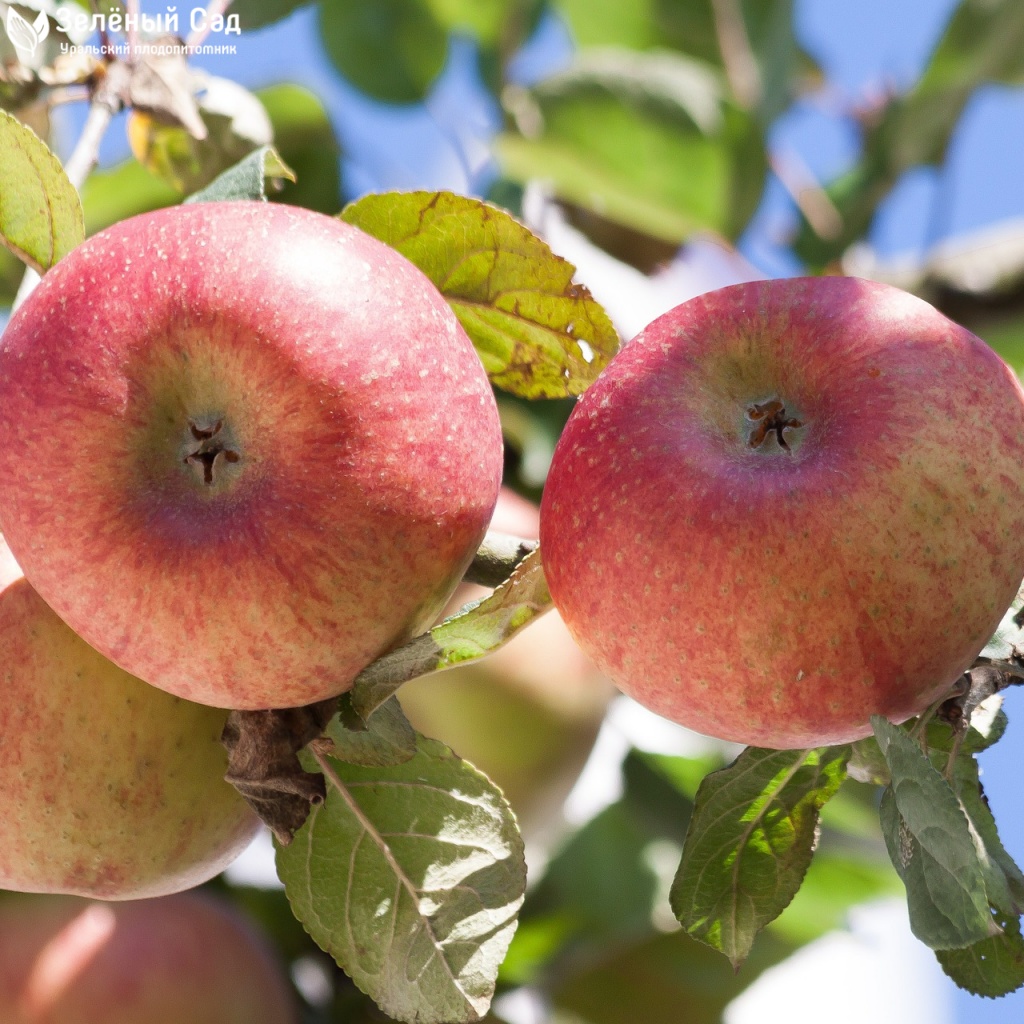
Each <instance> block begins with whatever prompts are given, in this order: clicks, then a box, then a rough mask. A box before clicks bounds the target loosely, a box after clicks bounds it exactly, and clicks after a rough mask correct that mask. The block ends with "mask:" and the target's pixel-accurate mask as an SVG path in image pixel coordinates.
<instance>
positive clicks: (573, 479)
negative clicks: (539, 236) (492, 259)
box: [540, 277, 1024, 748]
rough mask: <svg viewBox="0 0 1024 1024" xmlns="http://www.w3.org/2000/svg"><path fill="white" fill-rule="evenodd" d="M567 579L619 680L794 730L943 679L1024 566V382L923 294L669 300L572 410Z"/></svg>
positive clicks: (853, 724) (546, 544)
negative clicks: (672, 306) (665, 310)
mask: <svg viewBox="0 0 1024 1024" xmlns="http://www.w3.org/2000/svg"><path fill="white" fill-rule="evenodd" d="M540 533H541V550H542V551H543V552H544V563H545V567H546V573H547V577H548V581H549V584H550V587H551V594H552V597H553V599H554V602H555V605H556V606H557V608H558V610H559V611H560V612H561V613H562V616H563V618H564V619H565V621H566V624H567V625H568V627H569V630H570V632H571V633H572V634H573V636H574V637H575V638H576V640H577V641H578V642H579V643H580V645H581V647H582V648H583V649H584V651H586V652H587V653H588V654H589V655H590V656H591V657H592V658H593V659H594V661H595V662H596V664H597V665H598V667H600V668H601V669H603V670H604V671H605V672H607V673H608V675H609V676H610V677H611V678H612V680H613V681H615V682H616V683H617V684H618V685H619V687H620V688H621V689H623V690H624V691H625V692H626V693H628V694H629V695H631V696H632V697H634V698H635V699H636V700H638V701H639V702H640V703H641V704H643V705H645V706H646V707H648V708H650V709H651V710H653V711H655V712H657V713H659V714H661V715H663V716H664V717H666V718H669V719H671V720H673V721H675V722H679V723H681V724H683V725H686V726H689V727H691V728H693V729H695V730H698V731H700V732H703V733H707V734H710V735H712V736H717V737H720V738H722V739H726V740H734V741H738V742H741V743H749V744H756V745H760V746H765V747H774V748H800V747H813V746H817V745H819V744H836V743H843V742H846V741H849V740H854V739H857V738H858V737H861V736H864V735H866V734H867V733H868V732H870V725H869V718H870V716H871V715H873V714H880V715H885V716H887V717H888V718H890V719H891V720H893V721H896V722H899V721H903V720H905V719H907V718H908V717H910V716H912V715H915V714H917V713H919V712H920V711H921V710H922V709H924V708H925V707H927V706H928V705H929V704H930V703H931V702H932V701H935V700H936V699H938V698H939V697H940V696H941V695H943V694H944V693H945V692H947V691H948V689H949V687H950V685H951V684H952V683H953V681H954V680H955V679H956V678H957V677H958V676H959V675H960V674H961V673H962V672H963V671H964V670H965V669H966V668H967V667H968V666H969V665H970V664H971V662H972V661H973V659H974V658H975V656H976V655H977V654H978V652H979V651H980V649H981V648H982V646H983V645H984V644H985V642H986V641H987V640H988V638H989V637H990V635H991V634H992V632H993V631H994V629H995V627H996V625H997V623H998V622H999V619H1000V616H1001V615H1002V614H1003V612H1004V611H1005V609H1006V608H1007V606H1008V605H1009V604H1010V602H1011V600H1012V599H1013V597H1014V594H1015V593H1016V591H1017V587H1018V585H1019V584H1020V582H1021V576H1022V575H1024V393H1022V391H1021V388H1020V385H1019V384H1018V382H1017V380H1016V378H1015V377H1014V375H1013V373H1012V372H1011V371H1010V370H1009V369H1008V368H1007V366H1006V365H1005V364H1004V363H1003V362H1002V361H1001V360H1000V359H999V357H998V356H996V355H995V353H994V352H992V351H991V350H990V349H989V348H988V347H987V346H986V345H985V344H984V343H983V342H982V341H980V340H979V339H978V338H976V337H974V335H972V334H971V333H969V332H968V331H967V330H965V329H964V328H962V327H959V326H957V325H956V324H954V323H952V322H951V321H949V320H947V319H946V318H945V317H944V316H942V315H941V314H940V313H938V312H937V311H936V310H935V309H933V308H932V307H931V306H929V305H928V304H927V303H925V302H923V301H922V300H920V299H918V298H916V297H914V296H912V295H908V294H906V293H904V292H902V291H899V290H898V289H895V288H891V287H888V286H886V285H882V284H877V283H873V282H869V281H861V280H855V279H853V278H838V277H826V278H816V279H800V280H785V281H762V282H757V283H752V284H742V285H735V286H731V287H729V288H724V289H721V290H719V291H715V292H711V293H709V294H706V295H703V296H700V297H698V298H696V299H693V300H691V301H690V302H687V303H684V304H683V305H681V306H678V307H676V308H675V309H674V310H672V311H670V312H669V313H666V314H665V315H664V316H662V317H660V318H658V319H657V320H655V321H654V322H653V323H652V324H650V325H649V326H648V327H647V328H645V329H644V330H643V331H642V332H641V333H640V335H639V336H638V337H637V338H636V339H635V340H634V341H633V342H631V343H630V344H629V345H627V346H626V347H625V348H624V349H623V350H622V352H621V353H620V354H619V355H618V356H617V357H616V358H615V360H613V362H612V363H611V364H610V365H609V366H608V368H607V369H606V371H605V372H604V373H603V374H602V375H601V377H600V378H599V379H598V381H597V382H596V383H595V384H594V385H593V386H592V387H591V388H590V389H589V390H588V391H587V393H586V394H585V396H584V397H583V399H582V400H581V401H580V403H579V404H578V405H577V407H576V408H575V409H574V410H573V413H572V415H571V417H570V419H569V422H568V423H567V425H566V428H565V431H564V433H563V434H562V436H561V438H560V439H559V443H558V446H557V450H556V452H555V455H554V459H553V462H552V466H551V473H550V476H549V478H548V481H547V484H546V487H545V492H544V496H543V500H542V503H541V531H540Z"/></svg>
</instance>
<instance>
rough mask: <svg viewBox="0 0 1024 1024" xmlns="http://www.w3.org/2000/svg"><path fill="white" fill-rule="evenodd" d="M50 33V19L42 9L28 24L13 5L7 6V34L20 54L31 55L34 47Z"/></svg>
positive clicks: (34, 49)
mask: <svg viewBox="0 0 1024 1024" xmlns="http://www.w3.org/2000/svg"><path fill="white" fill-rule="evenodd" d="M49 34H50V20H49V18H47V17H46V14H45V13H44V12H42V11H40V12H39V14H38V16H37V17H36V20H35V21H34V22H32V23H31V24H29V22H28V21H26V20H25V19H24V18H23V17H22V16H21V15H20V14H19V13H18V12H17V11H16V10H15V9H14V8H13V7H8V8H7V35H8V36H9V37H10V39H11V42H12V43H14V48H15V49H16V50H17V51H18V53H20V54H24V55H25V56H28V57H31V56H32V55H33V54H34V53H35V52H36V47H37V46H38V45H39V44H40V43H41V42H42V41H43V40H44V39H45V38H46V37H47V36H48V35H49Z"/></svg>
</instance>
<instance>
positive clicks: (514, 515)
mask: <svg viewBox="0 0 1024 1024" xmlns="http://www.w3.org/2000/svg"><path fill="white" fill-rule="evenodd" d="M539 525H540V512H539V509H538V508H537V506H536V505H534V504H533V503H532V502H530V501H527V500H526V498H523V497H521V496H520V495H518V494H516V493H515V491H512V490H510V489H508V488H505V487H503V488H502V489H501V492H500V493H499V495H498V504H497V505H496V506H495V509H494V516H493V518H492V520H491V526H490V529H492V530H496V531H499V532H501V533H508V534H511V535H513V536H516V537H523V538H525V539H527V540H533V539H536V537H537V534H538V531H539ZM487 593H488V591H487V590H486V589H485V588H484V587H478V586H473V585H470V584H463V585H462V586H460V587H459V588H458V590H457V591H456V592H455V595H454V597H453V598H452V600H451V601H450V602H449V605H448V608H447V609H446V610H445V614H448V615H450V614H453V613H454V612H456V611H458V609H459V608H460V607H461V606H462V605H464V604H467V603H468V602H470V601H477V600H479V599H480V598H482V597H485V596H486V595H487ZM613 693H614V690H613V689H612V686H611V684H610V683H609V682H608V680H607V679H606V678H605V677H604V676H602V675H601V674H600V673H599V672H598V671H597V669H596V668H595V667H594V665H593V662H591V660H590V659H589V658H588V657H587V656H586V655H585V654H584V653H583V652H582V651H581V650H580V649H579V647H578V646H577V644H576V642H575V641H574V640H573V638H572V637H571V636H570V635H569V632H568V630H567V629H566V628H565V624H564V623H563V622H562V619H561V616H559V614H558V612H557V611H554V610H552V611H550V612H547V613H546V614H545V615H543V616H541V617H540V618H539V619H537V620H536V621H535V622H533V623H531V624H530V626H529V628H528V629H525V630H523V632H522V633H520V634H519V635H518V636H515V637H513V638H512V639H511V640H510V641H509V642H508V643H507V644H505V646H504V647H500V648H498V650H496V651H495V652H494V653H493V654H489V655H487V657H486V658H481V659H480V660H479V661H475V662H471V663H469V664H466V665H457V666H455V667H454V668H450V669H446V670H445V671H444V672H440V673H437V674H434V675H429V676H421V677H420V678H418V679H412V680H410V681H409V682H408V683H406V684H405V685H404V686H403V687H402V688H401V690H399V693H398V697H399V701H400V702H401V705H402V707H403V709H404V710H405V712H406V714H407V715H408V716H409V719H410V721H411V722H412V724H413V725H414V726H415V727H416V729H418V730H419V731H420V732H422V733H424V734H425V735H427V736H433V737H435V738H436V739H439V740H442V741H443V742H444V743H446V744H448V746H450V747H451V748H452V749H453V750H454V751H456V752H457V753H458V754H459V756H460V757H464V758H465V759H466V760H468V761H470V762H471V763H472V764H474V765H475V766H476V767H477V768H479V769H480V770H481V771H482V772H484V774H486V775H487V776H488V778H490V779H491V781H493V782H494V783H496V784H497V785H498V786H499V787H500V788H501V790H502V792H503V793H504V794H505V796H506V798H507V799H508V801H509V803H510V804H511V805H512V809H513V810H514V811H515V812H516V818H517V819H518V821H519V827H520V829H521V830H522V832H523V834H524V835H525V836H526V837H527V840H528V841H529V840H532V839H534V838H536V837H537V836H538V835H541V834H544V833H545V832H546V830H547V829H548V827H549V825H550V824H551V823H552V819H553V818H555V816H556V815H557V813H558V811H559V809H560V808H561V806H562V803H563V802H564V800H565V797H566V796H567V795H568V794H569V791H570V790H571V789H572V787H573V784H574V783H575V782H576V779H577V778H578V777H579V774H580V772H581V771H582V770H583V766H584V764H585V763H586V761H587V757H588V756H589V755H590V751H591V749H592V748H593V746H594V740H595V739H596V738H597V733H598V730H599V729H600V727H601V721H602V719H603V717H604V712H605V709H606V708H607V705H608V702H609V700H610V699H611V697H612V695H613Z"/></svg>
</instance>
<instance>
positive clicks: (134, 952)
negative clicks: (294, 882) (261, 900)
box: [0, 893, 298, 1024]
mask: <svg viewBox="0 0 1024 1024" xmlns="http://www.w3.org/2000/svg"><path fill="white" fill-rule="evenodd" d="M297 1020H298V1012H297V1009H296V1000H295V997H294V995H293V993H292V990H291V987H290V985H289V984H288V980H287V978H286V977H285V975H284V973H283V971H282V969H281V965H280V964H279V963H278V961H277V958H276V956H275V955H274V954H273V953H272V951H271V949H270V948H269V946H268V944H267V942H266V940H265V939H264V937H263V936H262V935H261V934H259V933H257V932H256V931H255V929H254V928H253V927H252V926H251V925H250V923H249V922H248V921H247V920H246V919H245V918H243V917H241V916H240V915H239V914H238V913H237V912H235V910H234V909H233V908H232V907H231V906H230V905H228V904H225V903H224V902H223V901H221V900H214V899H212V898H210V897H207V896H201V895H199V894H198V893H182V894H180V895H177V896H166V897H164V898H163V899H156V900H137V901H131V902H127V903H117V904H109V903H97V902H93V901H90V900H82V899H76V898H74V897H69V896H35V897H20V898H5V899H4V900H3V901H2V902H0V1024H143V1022H145V1024H184V1022H185V1021H188V1022H189V1024H296V1022H297Z"/></svg>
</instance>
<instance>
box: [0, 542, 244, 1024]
mask: <svg viewBox="0 0 1024 1024" xmlns="http://www.w3.org/2000/svg"><path fill="white" fill-rule="evenodd" d="M0 650H2V651H3V653H4V657H3V663H2V666H0V680H2V687H3V701H2V702H0V805H2V812H0V888H3V889H17V890H24V891H28V892H50V893H74V894H78V895H82V896H97V897H100V898H102V899H110V900H122V899H135V898H138V897H143V896H161V895H164V894H166V893H171V892H176V891H178V890H181V889H187V888H189V887H190V886H194V885H198V884H199V883H200V882H205V881H206V880H207V879H208V878H211V877H212V876H213V875H215V874H217V873H218V872H219V871H221V870H222V869H223V868H225V867H227V865H228V864H230V863H231V861H232V860H234V859H235V857H236V856H237V855H238V854H239V853H241V852H242V850H243V849H245V847H246V846H247V845H248V843H249V841H250V840H251V839H252V838H253V836H254V835H255V834H256V831H257V829H258V828H259V821H258V819H257V818H256V816H255V815H254V814H253V813H252V812H251V811H250V810H249V807H248V805H247V804H246V803H245V801H244V800H243V799H242V798H241V796H239V794H238V793H237V792H236V790H235V789H234V787H233V786H230V785H229V784H228V783H227V782H225V781H224V772H225V771H226V770H227V754H226V752H225V750H224V747H223V746H222V745H221V743H220V734H221V731H222V729H223V728H224V722H225V721H226V719H227V712H226V711H218V710H217V709H215V708H209V707H204V706H202V705H199V704H192V703H190V702H188V701H185V700H182V699H181V698H179V697H174V696H172V695H171V694H168V693H164V692H163V691H162V690H158V689H155V688H154V687H152V686H149V685H147V684H146V683H144V682H142V680H141V679H136V678H135V677H134V676H130V675H129V674H128V673H127V672H125V671H123V670H122V669H120V668H118V667H117V666H116V665H114V664H113V663H112V662H110V661H108V660H107V659H106V658H104V657H103V656H102V655H101V654H99V653H98V652H97V651H94V650H93V649H92V648H91V647H90V646H89V645H88V644H87V643H86V642H85V641H84V640H82V639H81V638H80V637H78V636H76V635H75V633H74V632H72V630H71V629H69V628H68V626H66V625H65V624H64V623H63V622H61V620H60V619H59V618H58V617H57V616H56V615H55V614H54V613H53V611H51V609H50V608H48V607H47V605H46V604H45V603H44V602H43V599H42V598H41V597H40V596H39V595H38V594H37V593H36V591H35V590H34V589H33V588H32V587H31V585H30V584H29V583H28V581H27V580H26V579H25V577H24V576H23V575H22V573H21V570H20V569H19V568H18V566H17V564H16V563H15V562H14V560H13V558H12V557H11V554H10V551H9V550H8V549H7V547H6V545H4V544H3V542H2V541H0ZM0 959H2V958H0ZM2 1020H3V1018H0V1021H2Z"/></svg>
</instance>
